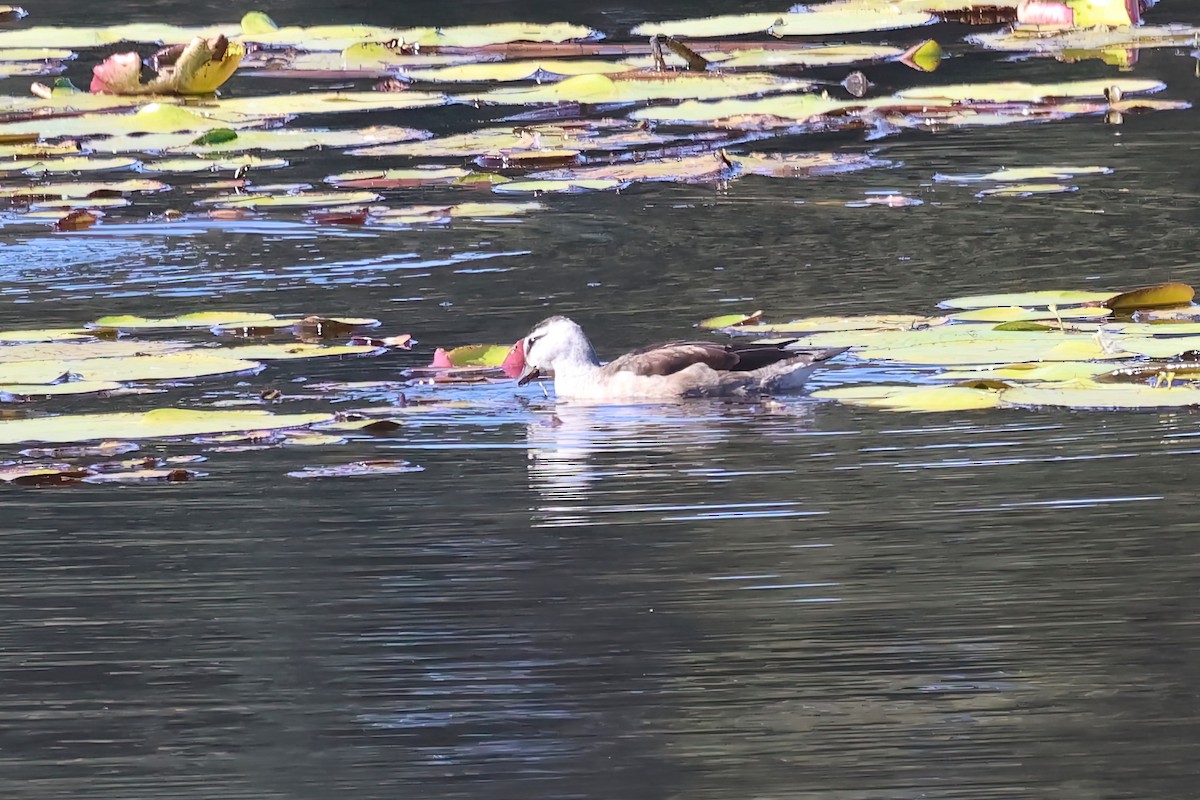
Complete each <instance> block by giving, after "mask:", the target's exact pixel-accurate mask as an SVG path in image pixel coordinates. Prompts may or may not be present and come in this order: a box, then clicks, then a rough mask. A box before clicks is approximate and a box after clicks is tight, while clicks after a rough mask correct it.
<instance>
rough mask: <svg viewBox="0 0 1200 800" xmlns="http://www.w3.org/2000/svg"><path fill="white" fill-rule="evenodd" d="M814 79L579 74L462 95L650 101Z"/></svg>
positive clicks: (517, 101)
mask: <svg viewBox="0 0 1200 800" xmlns="http://www.w3.org/2000/svg"><path fill="white" fill-rule="evenodd" d="M810 86H812V82H811V81H806V80H798V79H794V78H784V77H780V76H778V75H771V74H768V73H761V74H759V73H710V72H672V73H649V74H646V75H636V76H633V75H630V76H616V77H609V76H607V75H577V76H575V77H572V78H567V79H566V80H564V81H560V82H558V83H549V84H544V85H542V86H534V87H529V88H520V89H516V88H513V89H492V90H491V91H488V92H483V93H480V94H471V95H461V96H459V97H458V98H456V99H458V100H460V101H464V102H472V103H500V104H504V105H537V104H544V103H639V102H643V101H646V100H665V99H672V98H673V99H680V100H682V99H686V98H694V99H702V98H719V97H744V96H747V95H759V94H769V93H774V92H798V91H802V90H804V89H807V88H809V87H810Z"/></svg>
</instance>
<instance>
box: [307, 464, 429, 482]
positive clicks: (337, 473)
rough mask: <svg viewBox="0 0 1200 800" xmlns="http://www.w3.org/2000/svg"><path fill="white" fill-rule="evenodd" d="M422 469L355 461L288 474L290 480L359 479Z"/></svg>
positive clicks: (406, 465)
mask: <svg viewBox="0 0 1200 800" xmlns="http://www.w3.org/2000/svg"><path fill="white" fill-rule="evenodd" d="M424 469H425V468H424V467H421V466H418V465H416V464H413V463H411V462H408V461H355V462H352V463H350V464H337V465H335V466H328V467H305V468H304V469H301V470H296V471H295V472H289V473H288V477H291V478H361V477H368V476H371V475H400V474H403V473H407V472H422V471H424Z"/></svg>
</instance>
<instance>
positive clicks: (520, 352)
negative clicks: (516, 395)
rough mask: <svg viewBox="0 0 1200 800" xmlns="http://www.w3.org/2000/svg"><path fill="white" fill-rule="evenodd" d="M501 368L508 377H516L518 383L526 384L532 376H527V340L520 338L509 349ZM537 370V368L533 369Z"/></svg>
mask: <svg viewBox="0 0 1200 800" xmlns="http://www.w3.org/2000/svg"><path fill="white" fill-rule="evenodd" d="M500 369H501V370H503V371H504V374H505V376H506V377H509V378H516V379H517V381H518V384H519V385H521V386H524V385H525V384H526V383H528V382H529V381H530V380H531V379H532V376H531V377H526V375H525V373H526V369H525V340H524V339H518V340H517V343H516V344H514V345H513V346H512V347H510V348H509V350H508V355H507V356H505V357H504V361H503V362H501V364H500ZM532 371H533V372H536V370H532Z"/></svg>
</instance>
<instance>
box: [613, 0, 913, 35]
mask: <svg viewBox="0 0 1200 800" xmlns="http://www.w3.org/2000/svg"><path fill="white" fill-rule="evenodd" d="M933 21H934V17H933V15H931V14H927V13H925V12H923V11H910V12H897V11H894V10H893V11H892V12H891V13H878V12H877V11H873V10H872V11H860V10H853V9H852V10H848V11H842V10H840V9H837V8H829V9H828V10H825V9H820V8H819V7H818V9H815V10H808V9H805V11H804V13H796V14H788V13H784V14H769V13H768V14H729V15H725V16H719V17H703V18H700V19H679V20H671V21H669V22H653V23H644V24H642V25H638V26H636V27H635V28H633V30H632V31H631V33H632V34H633V35H634V36H654V35H658V34H665V35H667V36H684V37H689V38H696V39H701V38H711V37H714V36H738V35H741V34H744V33H769V34H771V35H772V36H828V35H830V34H843V33H865V32H867V31H884V30H893V29H896V28H915V27H919V26H921V25H927V24H929V23H930V22H933Z"/></svg>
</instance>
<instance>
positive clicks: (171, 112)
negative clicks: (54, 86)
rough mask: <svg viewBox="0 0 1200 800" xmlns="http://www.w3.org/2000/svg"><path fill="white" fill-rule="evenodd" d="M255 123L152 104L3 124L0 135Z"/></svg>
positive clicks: (175, 129) (183, 129) (123, 131)
mask: <svg viewBox="0 0 1200 800" xmlns="http://www.w3.org/2000/svg"><path fill="white" fill-rule="evenodd" d="M251 122H252V121H240V122H235V121H230V120H227V119H219V118H217V117H210V116H206V115H204V114H201V113H197V112H196V111H193V110H191V109H187V108H181V107H179V106H175V105H169V104H166V103H150V104H147V105H144V106H142V107H141V108H140V109H138V110H137V111H136V112H134V113H132V114H117V113H102V114H100V113H97V114H81V115H79V116H61V117H51V118H48V119H39V120H30V121H27V122H7V123H3V124H0V135H5V134H23V133H36V134H38V135H40V136H43V137H46V138H51V137H53V138H59V137H63V136H116V135H120V134H137V133H181V132H187V133H189V134H191V137H190V138H195V134H196V133H199V132H201V131H206V130H212V129H214V128H229V127H231V126H232V127H242V126H246V125H249V124H251Z"/></svg>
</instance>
